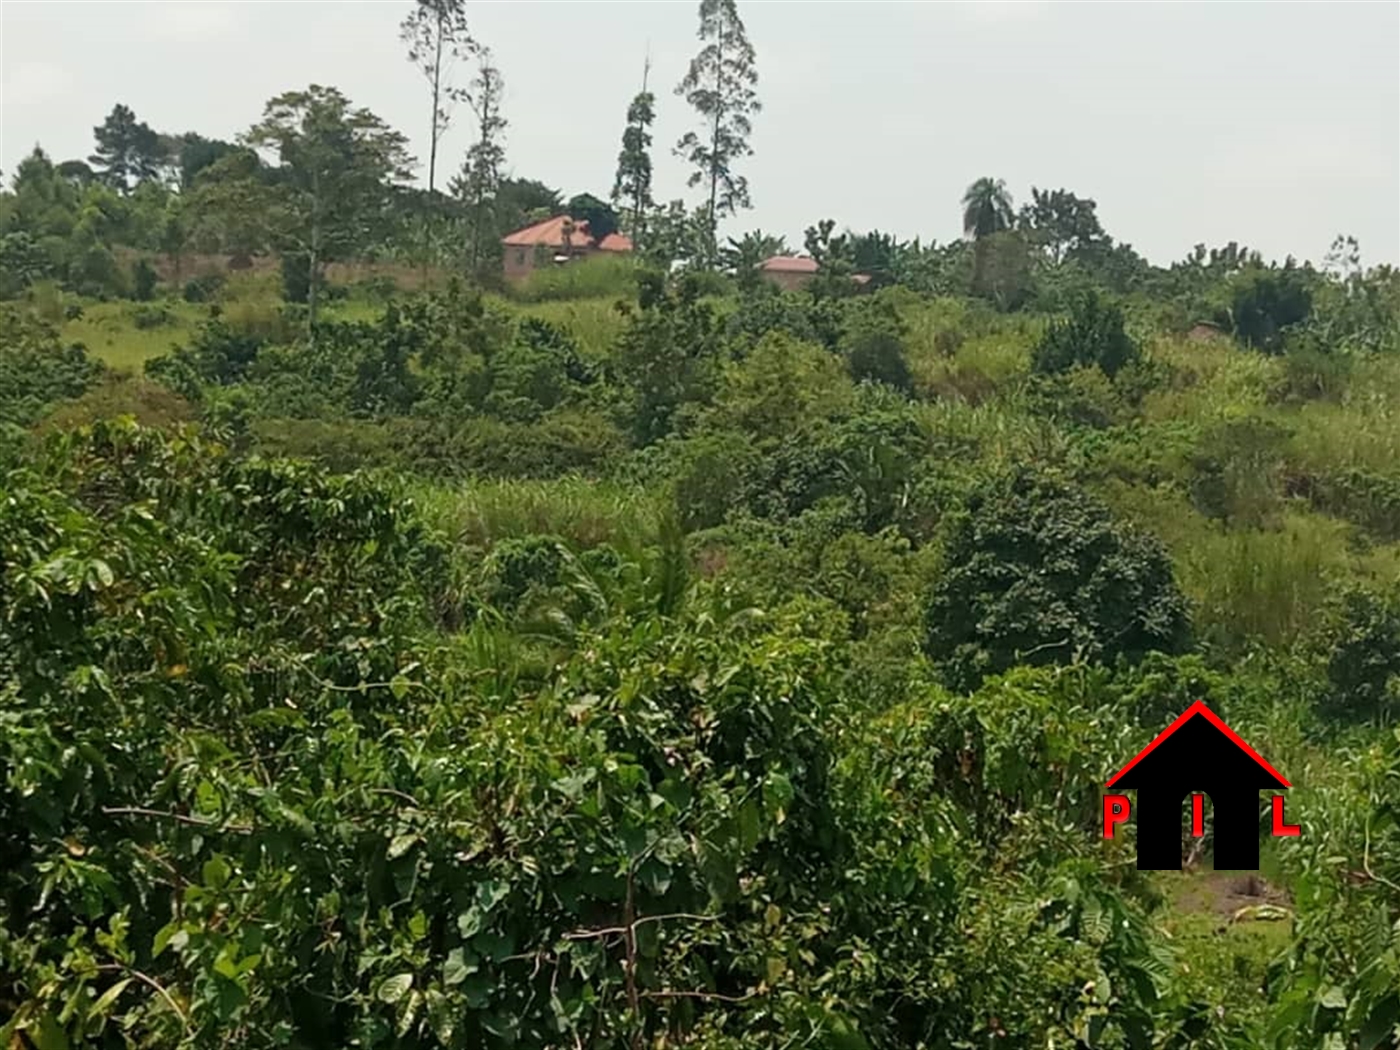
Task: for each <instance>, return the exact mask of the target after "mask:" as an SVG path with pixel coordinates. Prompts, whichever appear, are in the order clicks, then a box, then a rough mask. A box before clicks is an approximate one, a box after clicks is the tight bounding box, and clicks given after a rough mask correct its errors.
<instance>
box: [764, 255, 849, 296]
mask: <svg viewBox="0 0 1400 1050" xmlns="http://www.w3.org/2000/svg"><path fill="white" fill-rule="evenodd" d="M820 269H821V265H820V264H819V263H818V262H817V260H816V259H813V258H810V257H808V256H806V255H774V256H772V257H771V258H768V259H764V260H763V262H761V263H759V264H758V271H759V273H761V274H762V275H763V277H764V279H765V280H767V281H771V282H772V283H773V284H776V285H777V286H778V287H779V288H781V289H782V290H783V291H785V292H794V291H796V290H797V289H799V288H801V287H802V286H803V285H805V284H806V283H807V282H808V281H810V280H811V279H812V278H813V277H815V276H816V275H817V272H818V271H819V270H820ZM851 280H852V281H854V282H855V284H856V285H857V286H858V287H861V288H864V287H865V286H866V285H868V284H869V283H870V274H868V273H853V274H851Z"/></svg>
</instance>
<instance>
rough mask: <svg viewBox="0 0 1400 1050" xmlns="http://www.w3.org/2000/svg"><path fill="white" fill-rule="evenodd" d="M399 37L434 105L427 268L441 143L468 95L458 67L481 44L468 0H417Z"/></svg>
mask: <svg viewBox="0 0 1400 1050" xmlns="http://www.w3.org/2000/svg"><path fill="white" fill-rule="evenodd" d="M399 39H400V40H402V41H403V42H404V44H406V45H407V46H408V60H409V61H410V62H412V63H413V64H414V65H415V66H416V67H417V68H418V70H419V71H420V72H421V73H422V74H423V77H424V79H426V80H427V82H428V96H429V100H430V101H431V103H432V111H431V120H430V121H429V124H428V195H427V197H426V198H425V199H424V206H425V214H424V217H423V269H424V273H425V274H426V272H427V267H428V257H429V255H430V254H431V251H430V245H431V242H432V231H431V229H430V226H431V221H432V220H431V215H432V214H433V194H434V193H435V192H436V189H437V154H438V143H439V142H440V141H441V139H442V136H443V133H444V132H446V131H447V129H448V127H449V126H450V124H451V123H452V110H453V108H454V107H455V106H456V104H457V103H458V102H460V101H462V100H463V98H465V95H466V93H465V92H464V91H463V90H462V89H460V88H458V87H456V86H454V85H453V83H452V67H453V65H454V64H455V63H456V62H457V61H459V60H462V59H465V58H468V57H470V56H471V55H473V54H475V53H476V50H477V44H476V41H475V40H474V39H473V38H472V35H471V30H470V28H469V27H468V26H467V15H466V4H465V3H464V0H414V5H413V9H412V10H411V11H410V12H409V13H408V15H406V16H405V17H404V20H403V22H401V23H400V24H399Z"/></svg>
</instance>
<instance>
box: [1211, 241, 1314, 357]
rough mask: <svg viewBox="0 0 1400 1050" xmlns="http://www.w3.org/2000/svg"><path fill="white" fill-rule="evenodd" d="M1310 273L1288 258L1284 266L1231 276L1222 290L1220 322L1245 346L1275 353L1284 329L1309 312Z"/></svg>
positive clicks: (1253, 267) (1310, 309)
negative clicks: (1222, 308) (1223, 300)
mask: <svg viewBox="0 0 1400 1050" xmlns="http://www.w3.org/2000/svg"><path fill="white" fill-rule="evenodd" d="M1311 284H1312V274H1311V272H1310V271H1308V270H1306V269H1304V268H1302V267H1298V266H1295V265H1294V264H1293V260H1292V259H1289V260H1288V262H1287V264H1286V265H1284V266H1269V267H1264V266H1258V265H1253V266H1250V267H1248V268H1247V269H1244V270H1242V271H1240V272H1239V273H1236V274H1234V275H1232V276H1231V278H1230V279H1229V281H1228V282H1227V283H1226V285H1225V288H1224V295H1225V297H1226V301H1227V306H1226V309H1225V311H1224V314H1225V316H1224V318H1223V319H1224V320H1225V321H1227V322H1228V323H1229V325H1230V328H1231V330H1232V331H1233V332H1234V333H1235V334H1236V335H1237V336H1239V337H1240V338H1241V339H1243V340H1244V341H1245V342H1246V343H1247V344H1248V345H1249V346H1252V347H1254V348H1255V349H1257V350H1263V351H1264V352H1265V353H1269V354H1276V353H1279V352H1280V351H1281V350H1282V349H1283V336H1284V331H1285V329H1287V328H1289V327H1291V326H1293V325H1298V324H1302V323H1303V322H1304V321H1306V320H1307V319H1308V315H1309V314H1310V313H1311V312H1312V288H1311Z"/></svg>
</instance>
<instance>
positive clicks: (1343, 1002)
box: [1321, 984, 1347, 1010]
mask: <svg viewBox="0 0 1400 1050" xmlns="http://www.w3.org/2000/svg"><path fill="white" fill-rule="evenodd" d="M1321 1003H1322V1005H1323V1006H1325V1007H1327V1009H1329V1010H1345V1009H1346V1008H1347V993H1346V992H1345V991H1343V990H1342V988H1341V986H1340V985H1335V984H1334V985H1332V987H1331V988H1328V989H1327V991H1325V992H1323V993H1322V999H1321Z"/></svg>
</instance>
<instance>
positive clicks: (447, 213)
mask: <svg viewBox="0 0 1400 1050" xmlns="http://www.w3.org/2000/svg"><path fill="white" fill-rule="evenodd" d="M400 32H401V37H402V40H403V43H404V45H405V48H406V53H407V56H408V58H409V60H410V61H411V62H412V63H413V64H414V66H415V67H416V68H417V69H419V71H420V72H421V73H422V74H423V77H424V83H425V85H426V86H427V89H428V97H427V102H428V105H429V109H430V123H429V129H430V134H429V139H428V145H429V149H428V158H427V186H426V188H424V189H419V188H415V187H413V186H411V185H410V183H409V176H410V173H411V172H412V170H413V169H414V167H415V166H416V164H417V162H416V161H415V160H414V158H412V157H411V156H410V155H409V151H408V147H407V139H406V138H405V137H404V135H403V134H402V133H401V132H399V131H397V130H395V129H393V128H390V127H388V126H387V125H386V124H385V123H384V122H383V121H382V120H381V119H380V118H379V117H378V116H376V115H375V114H374V113H373V111H372V110H369V109H367V108H364V107H362V106H357V105H356V104H354V103H353V102H352V101H351V100H350V99H348V98H346V97H345V95H344V94H343V93H342V92H340V91H338V90H337V89H335V88H333V87H329V86H320V85H312V86H310V87H308V88H306V89H304V90H297V91H290V92H287V93H285V94H282V95H279V96H277V97H276V98H273V99H271V100H269V101H268V102H267V104H266V106H265V108H264V113H263V117H262V119H261V120H259V121H258V122H257V123H256V124H254V125H253V126H251V127H250V128H249V129H248V130H247V131H246V132H244V134H242V135H241V136H239V138H238V139H237V141H235V142H227V141H221V140H217V139H210V138H207V137H205V136H203V135H201V134H199V133H197V132H186V133H183V134H167V133H163V132H158V131H156V130H154V129H152V128H151V127H150V126H149V125H148V124H146V123H144V122H142V121H141V120H139V119H138V118H137V116H136V114H134V113H133V112H132V111H131V109H130V108H128V107H127V106H125V105H122V104H118V105H116V106H115V107H114V108H113V110H112V112H111V113H110V114H109V115H108V117H107V119H106V120H105V121H104V122H103V123H102V124H101V125H100V126H98V127H96V128H95V129H94V138H95V148H94V152H93V153H92V155H91V156H90V157H88V158H87V160H77V159H74V160H67V161H63V162H61V163H54V162H53V161H52V160H51V159H50V158H49V157H48V156H47V155H46V154H45V153H44V152H43V150H42V149H41V148H38V147H36V148H35V151H34V152H33V154H31V155H30V156H29V157H28V158H26V159H25V160H24V161H22V162H21V163H20V164H19V166H18V168H17V169H16V171H15V172H14V173H13V175H12V177H11V180H10V186H9V188H8V189H7V190H5V191H4V192H3V193H0V297H5V298H14V297H16V296H20V295H22V294H24V293H25V291H26V289H29V288H32V287H33V286H34V285H35V284H36V283H37V284H42V283H44V282H56V283H57V284H58V285H59V286H60V287H62V288H64V289H67V290H70V291H72V292H76V293H77V294H80V295H86V296H93V297H100V298H107V297H128V296H129V297H133V298H136V299H148V298H150V297H151V296H152V295H154V294H155V292H156V289H157V285H158V284H159V283H160V282H159V280H158V278H157V276H156V272H155V270H154V268H153V267H152V262H154V261H156V260H157V259H158V258H163V259H164V265H163V266H162V270H163V271H164V273H165V275H166V276H167V278H168V281H169V284H170V285H171V286H172V290H174V291H177V292H179V291H181V290H182V285H183V284H184V280H185V277H184V274H183V265H182V264H183V260H184V259H185V258H186V256H187V255H188V254H190V253H200V254H215V255H221V256H223V257H225V258H226V259H227V260H228V265H229V267H231V268H234V269H237V268H239V267H244V266H247V265H248V264H249V263H250V261H251V260H252V258H253V257H255V256H261V255H266V254H268V253H272V254H275V255H276V256H278V257H279V258H280V260H281V263H282V267H283V285H284V295H285V297H286V298H287V299H288V301H290V302H294V303H305V304H306V305H307V307H308V313H309V314H310V316H311V319H312V323H313V324H314V319H315V315H316V312H317V304H318V300H319V298H320V297H321V292H322V289H323V287H324V271H325V267H326V265H327V264H329V263H332V262H336V261H346V260H352V259H359V260H369V259H378V260H387V261H393V262H399V263H404V264H409V265H412V266H422V267H424V272H425V273H426V272H427V268H429V267H431V268H432V269H433V271H434V272H436V271H437V270H438V269H441V268H446V269H449V270H452V271H456V272H460V273H463V274H465V275H468V276H470V277H472V278H473V279H474V280H476V281H478V282H482V283H485V284H486V285H488V286H493V285H496V284H498V283H499V281H500V245H499V240H500V238H501V236H502V235H503V234H505V233H506V232H509V231H510V230H513V229H516V228H519V227H520V226H523V225H525V224H526V223H528V222H530V221H533V220H536V219H539V218H542V217H546V216H548V215H550V214H554V213H558V212H560V211H567V212H568V213H569V214H571V215H573V216H575V217H577V218H585V219H587V220H588V221H589V223H590V227H591V228H592V229H593V231H594V233H595V235H597V234H598V233H606V232H608V231H610V230H612V229H615V228H620V229H623V230H624V231H626V232H627V233H628V234H629V235H630V236H631V237H632V238H633V240H634V242H635V244H636V246H637V248H638V249H639V252H640V256H641V257H642V258H644V259H645V260H646V261H647V262H648V263H650V264H653V265H656V266H659V267H661V268H663V269H668V268H672V267H674V266H677V265H681V266H684V267H687V268H693V269H698V270H702V271H706V272H712V273H716V274H728V275H730V277H732V279H733V280H735V281H737V282H738V283H739V284H740V285H747V284H749V283H751V282H752V281H753V280H754V279H755V274H754V267H755V266H756V265H757V264H758V263H759V262H761V261H762V260H763V259H765V258H767V257H768V256H771V255H774V254H781V253H786V252H788V251H789V250H790V246H789V245H787V244H786V243H785V241H784V239H783V238H782V237H776V236H772V235H770V234H765V233H764V232H763V231H761V230H754V231H750V232H748V233H745V234H743V235H741V236H738V237H730V238H728V239H721V238H720V236H719V223H720V222H721V221H722V220H725V219H730V218H732V217H733V216H735V215H736V214H737V213H738V212H739V211H741V210H742V209H744V208H747V207H748V206H749V204H750V195H749V186H748V182H747V180H746V179H745V177H744V176H743V175H742V174H741V173H740V171H739V170H738V167H739V165H740V163H741V162H742V160H743V158H744V157H745V156H747V155H749V154H750V153H751V152H752V148H751V146H750V141H749V140H750V135H751V132H752V122H753V120H754V119H755V117H756V115H757V114H758V113H759V111H760V109H761V106H760V101H759V98H758V94H757V84H758V77H757V72H756V70H757V56H756V52H755V49H754V47H753V46H752V44H751V43H750V42H749V40H748V37H747V34H746V32H745V29H744V26H743V22H742V20H741V18H740V16H739V13H738V10H737V7H736V5H735V3H734V0H704V2H703V3H702V4H701V5H700V19H699V37H700V40H701V44H702V46H701V48H700V50H699V52H698V53H697V55H696V56H695V58H694V60H693V61H692V62H691V63H690V65H689V67H688V69H687V70H686V71H685V74H684V76H683V77H682V78H681V80H680V83H679V85H678V86H677V88H676V93H677V94H678V95H680V96H683V97H684V98H685V100H686V102H687V103H688V104H689V105H690V106H691V107H692V108H693V109H694V110H695V113H696V118H697V128H696V130H694V131H692V132H689V133H687V134H686V135H685V136H684V137H683V138H682V139H681V140H680V141H679V142H678V143H677V146H676V148H677V150H678V151H679V152H681V153H682V154H683V155H685V156H686V157H687V159H688V161H689V162H690V164H691V166H692V172H691V175H690V178H689V184H690V186H691V187H693V188H696V189H698V190H700V192H701V193H702V195H703V199H702V201H701V203H700V204H699V206H698V207H697V208H694V209H692V208H690V207H688V206H687V205H686V203H685V202H684V201H683V200H680V199H674V200H670V201H669V202H666V203H664V204H663V203H659V202H658V200H657V199H656V190H655V186H654V184H653V176H652V161H651V151H652V148H653V141H652V133H651V127H652V124H653V122H654V120H655V115H656V108H657V99H656V95H655V94H654V93H653V92H652V91H650V90H649V89H648V88H647V86H646V80H647V77H649V76H650V70H649V69H648V70H647V77H644V83H643V89H642V91H641V92H640V93H639V94H638V95H637V96H636V97H635V98H634V99H633V100H632V101H631V103H630V104H629V105H628V107H627V109H626V120H625V128H624V131H623V134H622V149H621V151H620V153H619V157H618V163H617V170H616V173H615V178H614V181H613V186H612V189H611V193H610V194H604V195H603V197H599V196H594V195H592V194H589V193H579V194H576V195H574V196H573V197H571V198H568V199H567V200H566V199H565V197H564V195H563V194H561V193H560V192H559V191H558V190H556V189H554V188H552V187H550V186H549V185H547V184H546V183H545V182H541V181H538V180H534V179H529V178H517V177H511V176H509V175H507V174H506V172H507V170H508V167H509V165H508V154H507V151H506V144H507V130H508V127H509V122H508V119H507V116H506V114H505V113H504V111H503V108H502V98H503V95H502V91H503V83H504V81H503V74H502V72H501V70H500V69H499V68H498V67H497V66H496V64H495V60H494V57H493V55H492V52H491V50H490V48H489V47H487V46H486V45H484V44H483V43H481V42H480V41H479V40H478V39H477V38H476V37H475V36H474V35H473V33H472V31H471V28H470V26H469V24H468V21H467V17H466V11H465V6H464V4H463V2H462V0H419V2H417V3H416V4H415V5H414V6H413V7H412V9H411V10H410V12H409V14H408V16H407V17H406V18H405V19H404V21H403V24H402V26H401V28H400ZM456 69H463V70H470V73H469V74H467V73H465V72H464V73H463V74H462V75H463V76H464V77H466V78H467V79H466V81H465V82H464V83H457V82H456V81H455V80H454V79H453V73H454V70H456ZM463 107H465V109H466V110H467V111H469V113H470V115H471V119H472V121H473V123H474V126H475V132H474V135H473V140H472V144H471V145H470V147H469V148H468V149H467V151H466V153H465V156H464V157H463V158H462V159H461V161H460V164H459V165H458V167H457V171H456V174H455V175H454V176H453V177H452V178H450V179H449V180H448V190H447V192H445V193H444V192H442V191H440V190H439V189H438V183H439V182H440V181H441V179H440V175H439V172H440V170H441V169H442V168H443V167H445V165H444V163H443V162H442V160H441V159H440V158H439V156H438V154H439V149H438V146H439V141H440V138H441V136H442V133H443V132H444V131H445V130H446V129H447V128H448V127H449V126H450V125H451V124H452V122H453V121H454V120H456V119H458V117H459V116H460V114H459V112H458V111H459V110H460V109H462V108H463ZM604 197H605V198H607V199H603V198H604ZM962 220H963V227H964V231H965V234H966V237H965V239H963V240H959V241H955V242H952V243H949V244H945V245H939V244H937V243H936V242H924V241H923V240H922V239H920V238H914V239H905V238H901V237H900V236H897V235H894V234H891V233H882V232H880V231H870V232H867V233H863V234H860V233H855V232H852V231H846V232H844V233H838V224H837V222H835V221H834V220H831V219H824V220H821V221H818V222H814V223H813V225H812V226H811V227H809V228H808V230H807V231H806V235H805V238H804V243H803V245H802V246H801V248H802V250H804V251H805V252H806V253H807V254H808V255H810V256H811V257H813V258H814V259H816V260H817V261H818V263H819V264H820V266H821V270H822V274H821V278H820V280H821V281H822V282H823V283H825V284H826V285H827V286H828V289H829V290H839V289H840V288H841V287H842V286H844V285H846V284H848V283H849V282H848V281H847V278H848V277H850V276H851V275H855V274H860V275H863V279H864V278H869V280H870V286H873V287H880V286H881V285H885V284H901V285H904V286H906V287H909V288H911V289H913V290H915V291H918V292H921V293H926V294H944V295H948V294H956V295H961V294H972V295H974V296H976V297H978V298H981V299H984V300H986V301H988V302H990V303H992V304H993V305H994V306H995V307H996V308H997V309H999V310H1002V311H1014V310H1024V309H1048V310H1059V309H1062V308H1063V307H1064V306H1065V305H1066V303H1067V302H1068V301H1070V300H1071V299H1073V298H1075V297H1077V296H1079V295H1081V294H1082V293H1083V292H1084V291H1085V290H1087V289H1089V288H1097V289H1101V290H1105V291H1108V292H1110V293H1113V294H1120V295H1121V294H1135V295H1139V296H1140V297H1141V299H1142V300H1143V301H1152V302H1156V303H1163V302H1171V303H1173V304H1174V306H1175V309H1176V315H1175V316H1174V317H1173V318H1172V319H1171V321H1172V324H1173V325H1174V326H1176V327H1179V328H1181V329H1184V328H1185V327H1187V326H1189V325H1190V324H1191V323H1194V322H1197V321H1209V322H1211V323H1214V324H1216V325H1219V326H1221V327H1223V328H1224V329H1225V330H1227V331H1231V332H1236V333H1238V334H1239V335H1240V336H1241V337H1242V338H1243V339H1245V340H1247V341H1248V342H1250V343H1251V344H1254V345H1263V346H1268V347H1270V348H1277V346H1278V344H1279V340H1280V335H1279V333H1280V332H1281V330H1282V329H1284V328H1286V327H1288V326H1290V325H1297V324H1299V323H1301V322H1303V321H1305V320H1306V319H1307V318H1308V317H1309V316H1310V314H1311V312H1312V307H1313V300H1314V299H1315V298H1316V296H1317V294H1318V287H1319V283H1320V281H1319V274H1318V272H1317V270H1316V269H1315V268H1314V267H1313V266H1311V265H1308V264H1304V265H1301V266H1300V265H1298V264H1296V263H1295V262H1294V261H1293V260H1291V259H1290V260H1285V261H1284V262H1283V263H1282V264H1276V263H1270V262H1266V261H1265V260H1262V259H1260V258H1259V256H1258V255H1257V254H1256V253H1252V252H1250V251H1248V250H1247V249H1246V248H1243V247H1241V246H1239V245H1238V244H1235V243H1231V244H1229V245H1226V246H1224V247H1222V248H1217V249H1207V247H1206V246H1204V245H1201V246H1198V247H1197V248H1196V249H1195V251H1194V252H1193V253H1192V254H1191V255H1190V256H1189V257H1188V258H1186V259H1184V260H1181V261H1179V262H1177V263H1174V264H1172V265H1171V266H1169V267H1166V268H1161V267H1156V266H1153V265H1150V264H1149V263H1148V262H1147V261H1146V260H1144V259H1143V258H1142V257H1141V256H1140V255H1139V254H1138V253H1137V252H1136V251H1134V250H1133V248H1132V247H1131V245H1128V244H1125V243H1123V242H1121V241H1117V240H1115V239H1114V238H1113V237H1112V236H1111V235H1110V234H1109V233H1108V232H1107V231H1106V230H1105V229H1104V227H1103V225H1102V223H1101V222H1100V219H1099V216H1098V213H1097V206H1096V204H1095V202H1094V200H1093V199H1092V198H1088V197H1084V196H1080V195H1078V194H1075V193H1073V192H1071V191H1069V190H1066V189H1055V190H1043V189H1040V188H1035V187H1033V188H1032V190H1031V199H1030V201H1029V203H1026V204H1024V205H1023V206H1022V207H1020V208H1019V210H1018V209H1016V208H1015V207H1014V202H1013V200H1012V197H1011V195H1010V193H1009V192H1008V191H1007V189H1006V187H1005V185H1004V183H1002V182H1001V181H1000V180H997V179H993V178H983V179H979V180H977V181H976V182H975V183H974V184H973V185H972V186H970V187H969V188H968V191H967V194H966V195H965V197H964V199H963V202H962ZM1321 267H1322V269H1324V270H1326V271H1327V273H1329V274H1331V275H1332V276H1333V277H1336V278H1339V279H1341V280H1342V281H1343V282H1344V283H1346V282H1349V283H1347V287H1349V288H1351V292H1349V293H1348V294H1349V295H1351V296H1352V298H1356V297H1357V296H1360V297H1362V298H1367V299H1368V300H1369V303H1368V306H1353V307H1352V311H1351V312H1352V314H1353V315H1357V314H1358V312H1359V311H1360V310H1362V309H1367V308H1369V311H1370V312H1369V316H1367V317H1366V318H1364V319H1362V318H1360V317H1359V316H1353V317H1352V318H1351V319H1350V320H1349V321H1348V322H1346V325H1347V328H1348V331H1350V330H1353V329H1357V328H1360V327H1365V328H1367V329H1369V330H1372V331H1373V332H1379V330H1380V329H1381V328H1383V327H1384V323H1383V322H1384V317H1385V315H1384V304H1380V305H1377V303H1376V302H1375V299H1376V297H1377V296H1378V295H1381V296H1383V295H1384V294H1385V293H1384V292H1382V291H1378V290H1377V289H1378V288H1384V287H1385V286H1386V282H1387V281H1390V282H1392V283H1393V280H1394V278H1393V273H1392V271H1390V270H1389V269H1388V268H1386V267H1381V268H1379V269H1377V270H1375V271H1374V272H1373V276H1374V280H1372V281H1371V282H1370V283H1365V282H1364V281H1363V280H1362V278H1363V276H1364V275H1363V274H1362V270H1361V265H1360V257H1359V250H1358V247H1357V245H1356V243H1355V242H1354V241H1351V240H1348V239H1341V238H1339V240H1338V242H1337V244H1336V245H1335V246H1334V249H1333V251H1332V253H1331V254H1330V255H1329V257H1328V258H1327V259H1326V260H1323V261H1322V263H1321ZM1333 283H1335V282H1333ZM204 295H205V290H204V289H202V288H200V287H196V288H194V289H192V290H191V292H190V297H191V298H203V297H204ZM1334 334H1341V335H1342V336H1344V337H1346V338H1350V337H1351V336H1349V335H1346V333H1334ZM1367 338H1373V339H1374V338H1385V336H1383V335H1380V334H1374V335H1371V336H1367ZM1334 341H1335V340H1334Z"/></svg>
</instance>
